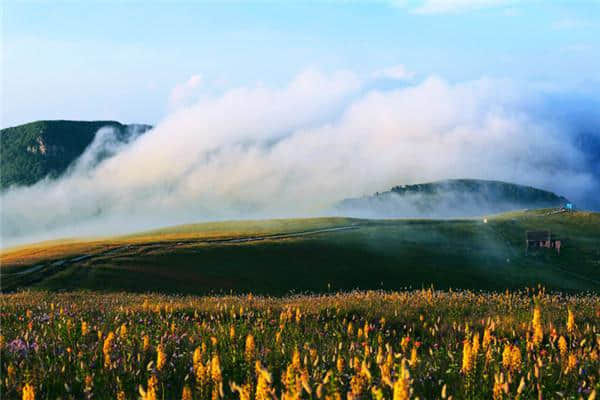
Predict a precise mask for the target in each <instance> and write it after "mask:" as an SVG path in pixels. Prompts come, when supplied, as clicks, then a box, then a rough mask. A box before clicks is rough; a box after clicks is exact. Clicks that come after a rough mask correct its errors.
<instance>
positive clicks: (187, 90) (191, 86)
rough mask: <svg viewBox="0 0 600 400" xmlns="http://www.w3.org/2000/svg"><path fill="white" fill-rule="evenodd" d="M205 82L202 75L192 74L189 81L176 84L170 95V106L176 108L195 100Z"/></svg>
mask: <svg viewBox="0 0 600 400" xmlns="http://www.w3.org/2000/svg"><path fill="white" fill-rule="evenodd" d="M203 82H204V78H203V77H202V75H192V76H191V77H190V78H189V79H188V80H187V81H185V82H183V83H180V84H178V85H176V86H175V87H174V88H173V90H171V93H170V95H169V108H170V109H176V108H178V107H181V106H183V105H186V104H187V103H189V102H190V101H193V100H194V99H193V96H194V95H197V94H198V89H199V88H200V87H201V86H202V84H203Z"/></svg>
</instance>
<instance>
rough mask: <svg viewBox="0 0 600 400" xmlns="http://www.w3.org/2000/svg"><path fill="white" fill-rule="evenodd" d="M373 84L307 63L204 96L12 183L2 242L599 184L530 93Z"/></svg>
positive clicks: (479, 84) (495, 87)
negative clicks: (149, 125)
mask: <svg viewBox="0 0 600 400" xmlns="http://www.w3.org/2000/svg"><path fill="white" fill-rule="evenodd" d="M367 87H370V85H369V82H361V81H360V80H359V79H358V78H357V76H356V75H355V74H353V73H351V72H347V71H341V72H337V73H334V74H331V75H325V74H322V73H320V72H318V71H306V72H304V73H302V74H299V75H298V76H297V77H296V78H294V79H293V80H292V81H291V82H289V83H288V84H287V85H285V86H284V87H281V88H267V87H262V86H259V87H240V88H236V89H232V90H229V91H227V92H226V93H224V94H222V95H220V96H216V97H213V98H204V99H203V100H202V101H200V102H198V103H196V104H194V105H191V106H189V107H186V108H182V109H179V110H178V111H176V112H174V113H173V114H171V115H170V116H169V117H168V118H166V119H165V120H164V121H163V122H162V123H160V124H158V125H157V126H156V127H155V128H154V129H153V130H152V131H150V132H147V133H146V134H144V135H143V136H141V137H140V138H139V139H138V140H137V141H135V142H133V143H132V144H130V145H128V146H125V147H124V148H122V149H120V152H119V153H118V154H117V155H115V156H114V157H113V158H110V159H107V160H105V161H104V162H102V163H100V164H99V165H97V166H96V167H95V168H92V169H89V168H84V167H81V168H78V169H75V170H74V171H73V173H72V174H71V175H69V176H67V177H64V178H62V179H60V180H58V181H45V182H41V183H39V184H36V185H34V186H32V187H28V188H20V189H13V190H10V191H8V192H5V193H3V194H2V195H1V196H0V200H1V203H2V206H3V207H2V228H3V232H2V235H3V240H5V243H4V245H9V244H15V243H18V242H24V241H32V240H40V239H48V238H53V237H58V236H73V235H90V234H114V233H118V232H123V231H134V230H140V229H145V228H149V227H152V226H158V225H172V224H177V223H187V222H195V221H202V220H215V219H223V218H248V217H253V218H261V217H276V216H277V217H284V216H314V215H321V214H326V213H328V211H327V210H329V208H330V207H331V205H332V204H334V203H335V202H337V201H339V200H341V199H344V198H347V197H354V196H360V195H364V194H369V193H373V192H375V191H382V190H385V189H388V188H390V187H391V186H394V185H398V184H404V183H415V182H421V181H430V180H436V179H445V178H461V177H467V178H470V177H473V178H484V179H485V178H488V179H500V180H507V181H516V182H518V183H523V184H532V185H536V186H541V187H543V188H547V189H554V190H557V191H558V192H560V193H561V194H566V195H567V196H571V195H577V194H579V193H580V192H581V191H582V190H583V189H582V188H585V189H589V188H594V185H596V184H597V183H595V181H594V180H593V177H592V176H590V175H589V174H588V173H587V172H586V171H585V170H582V167H581V165H582V162H581V154H580V153H579V151H578V150H576V149H575V148H573V147H572V146H571V145H570V142H569V140H567V139H566V133H564V131H563V130H562V129H561V127H560V126H555V125H553V124H552V123H549V122H547V121H544V120H540V119H539V118H537V117H536V116H535V115H534V114H533V113H530V112H529V111H528V110H529V109H530V108H531V107H530V105H531V103H532V102H533V101H534V100H533V99H534V98H535V96H531V95H530V94H529V93H527V92H526V91H524V90H523V89H521V88H517V87H516V86H513V85H511V84H510V82H506V81H494V80H486V79H483V80H477V81H472V82H465V83H459V84H450V83H448V82H446V81H444V80H443V79H440V78H428V79H426V80H424V81H422V82H420V83H417V84H414V85H412V86H410V87H405V88H401V89H394V90H385V91H382V90H367V89H365V88H367ZM97 147H98V146H96V150H89V151H97ZM93 148H95V147H94V146H92V147H91V149H93ZM85 157H89V155H87V156H85ZM85 157H84V158H85ZM82 165H85V163H82ZM40 198H43V199H44V207H39V206H38V204H39V199H40Z"/></svg>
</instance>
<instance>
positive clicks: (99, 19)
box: [2, 0, 600, 126]
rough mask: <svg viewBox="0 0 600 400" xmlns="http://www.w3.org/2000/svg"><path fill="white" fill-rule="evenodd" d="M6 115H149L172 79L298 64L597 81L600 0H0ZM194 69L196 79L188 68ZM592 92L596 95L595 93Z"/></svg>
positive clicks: (232, 75)
mask: <svg viewBox="0 0 600 400" xmlns="http://www.w3.org/2000/svg"><path fill="white" fill-rule="evenodd" d="M2 13H3V15H2V126H10V125H14V124H18V123H23V122H28V121H31V120H37V119H56V118H63V119H116V120H121V121H124V122H143V123H156V122H158V121H160V120H161V119H162V118H164V117H165V115H166V114H167V113H168V112H169V110H170V105H169V103H170V100H169V99H170V98H171V99H172V97H173V91H174V89H175V88H176V87H178V85H182V83H185V82H188V81H189V80H190V78H191V77H194V76H195V77H196V81H197V83H198V86H199V87H201V88H202V90H203V91H205V92H207V93H214V92H220V91H223V90H225V89H227V88H231V87H238V86H255V85H266V86H278V85H282V84H284V83H285V82H287V81H289V80H290V79H291V78H292V77H293V76H295V75H296V74H297V73H298V72H300V71H302V70H305V69H306V68H314V69H318V70H321V71H324V72H332V71H337V70H352V71H354V72H355V73H357V74H359V75H364V76H367V75H370V74H373V73H376V72H377V71H382V70H385V69H386V68H390V67H396V66H399V65H401V66H403V67H404V69H405V72H406V74H407V78H408V79H409V80H411V79H412V80H415V81H418V80H421V79H423V78H425V77H427V76H430V75H436V76H440V77H442V78H444V79H446V80H448V81H450V82H459V81H467V80H472V79H479V78H481V77H494V78H508V79H511V80H514V81H516V82H522V83H523V84H526V85H538V86H540V87H545V88H550V89H552V90H555V89H559V90H566V91H574V92H576V91H584V92H585V91H592V92H594V91H595V90H596V89H597V88H598V85H599V82H600V1H597V0H588V1H572V0H571V1H549V0H546V1H527V0H523V1H510V0H424V1H403V0H397V1H375V2H369V1H341V0H340V1H325V2H316V1H309V2H289V1H286V2H276V1H262V2H254V1H243V2H213V3H209V2H167V1H155V2H151V1H145V2H136V1H122V2H93V1H85V2H84V1H69V2H60V1H52V2H50V1H47V2H46V1H34V2H20V1H12V0H6V1H3V2H2ZM192 81H193V79H192ZM594 94H597V93H594Z"/></svg>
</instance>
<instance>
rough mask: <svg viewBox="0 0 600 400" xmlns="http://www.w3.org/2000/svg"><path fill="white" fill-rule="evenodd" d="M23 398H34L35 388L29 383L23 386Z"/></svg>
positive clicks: (30, 399) (33, 399) (26, 399)
mask: <svg viewBox="0 0 600 400" xmlns="http://www.w3.org/2000/svg"><path fill="white" fill-rule="evenodd" d="M23 400H35V389H34V388H33V386H31V385H30V384H29V383H28V384H26V385H25V386H24V387H23Z"/></svg>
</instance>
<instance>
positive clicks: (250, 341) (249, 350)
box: [244, 334, 255, 362]
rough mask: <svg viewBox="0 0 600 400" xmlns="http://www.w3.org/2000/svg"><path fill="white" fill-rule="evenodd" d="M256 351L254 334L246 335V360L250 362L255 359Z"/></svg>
mask: <svg viewBox="0 0 600 400" xmlns="http://www.w3.org/2000/svg"><path fill="white" fill-rule="evenodd" d="M254 351H255V345H254V336H252V335H251V334H250V335H248V336H246V349H245V351H244V356H245V358H246V361H248V362H250V361H252V360H253V359H254Z"/></svg>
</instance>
